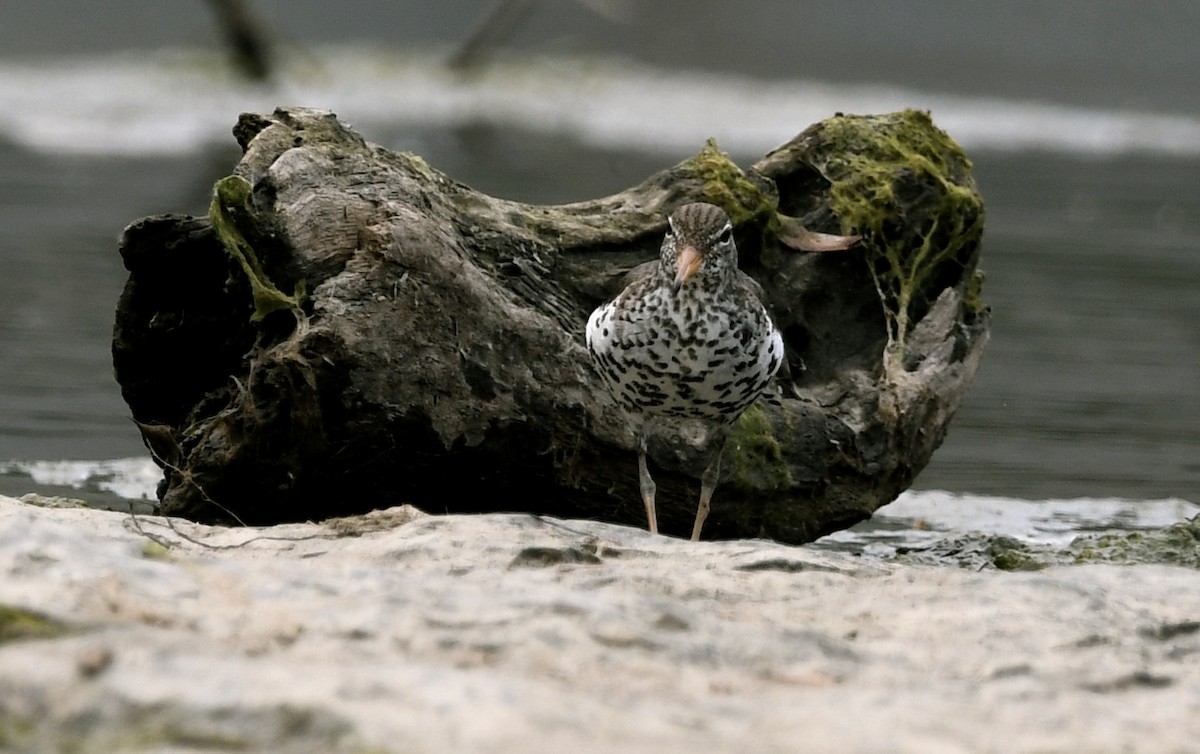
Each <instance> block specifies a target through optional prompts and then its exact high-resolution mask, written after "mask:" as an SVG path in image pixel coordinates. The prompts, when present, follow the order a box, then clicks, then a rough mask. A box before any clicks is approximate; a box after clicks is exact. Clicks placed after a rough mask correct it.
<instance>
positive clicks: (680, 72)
mask: <svg viewBox="0 0 1200 754" xmlns="http://www.w3.org/2000/svg"><path fill="white" fill-rule="evenodd" d="M244 6H245V7H244V9H243V10H245V11H248V13H249V17H248V20H249V22H250V23H249V27H248V28H250V29H252V30H257V31H258V33H259V34H260V35H261V36H260V39H261V40H262V41H263V42H264V45H263V46H261V47H258V48H255V47H254V46H253V45H248V46H247V49H249V50H251V51H253V50H255V49H257V50H258V51H261V52H262V53H263V56H262V57H261V58H260V59H255V58H254V56H253V55H252V54H247V55H243V56H242V57H241V58H238V57H237V56H236V55H235V54H234V53H233V52H232V50H233V49H234V48H233V46H232V45H231V44H230V34H229V26H228V25H227V24H223V23H222V22H221V21H220V20H219V19H221V18H224V19H226V20H228V19H230V18H231V16H230V15H229V13H230V8H229V7H228V4H227V3H223V2H218V0H207V1H206V0H176V1H175V2H171V3H151V2H145V1H144V0H140V1H139V0H109V1H108V2H106V3H103V4H97V3H94V2H90V0H52V1H51V2H45V1H44V0H4V2H3V3H2V4H0V259H2V260H3V264H4V268H3V270H4V273H3V275H0V472H2V473H0V492H3V493H7V494H19V493H22V492H27V491H29V490H31V489H37V488H39V485H41V486H45V487H47V488H48V489H50V488H56V487H57V486H58V485H63V484H72V485H83V487H84V489H85V491H90V492H95V493H97V494H102V493H103V490H111V489H117V490H118V492H119V493H120V494H125V495H136V494H146V491H147V490H149V489H152V487H153V482H154V477H155V475H154V471H153V469H152V468H148V467H147V465H146V463H145V461H144V457H145V455H146V454H145V451H144V449H143V448H142V445H141V443H140V441H139V439H138V436H137V432H136V431H135V429H134V427H133V425H132V424H131V423H130V421H129V420H128V418H127V416H128V413H127V411H126V409H125V406H124V403H123V402H122V400H121V398H120V394H119V391H118V388H117V385H116V383H115V382H114V380H113V378H112V373H111V362H110V357H109V342H110V337H111V328H112V314H113V310H114V307H115V305H116V301H117V297H118V296H119V294H120V291H121V287H122V285H123V283H124V277H125V276H124V270H123V269H122V267H121V263H120V258H119V256H118V255H117V251H116V243H117V238H118V237H119V234H120V232H121V229H122V228H123V227H124V226H125V225H126V224H128V223H129V222H131V221H133V220H134V219H136V218H138V217H141V216H144V215H148V214H153V213H158V212H187V213H193V214H202V213H204V212H205V211H206V207H207V203H208V195H209V190H210V187H211V185H212V182H213V181H214V180H216V179H217V178H218V177H220V176H222V175H225V174H227V173H228V172H229V171H230V169H231V167H232V166H233V164H234V163H235V162H236V160H237V157H238V149H237V147H236V144H235V143H234V141H233V139H232V137H231V136H230V133H229V129H230V127H231V126H232V125H233V124H234V123H235V121H236V120H237V117H238V114H239V113H241V112H243V111H258V112H269V111H271V110H272V109H274V108H275V107H276V106H277V105H308V106H314V107H321V108H327V109H332V110H334V111H335V112H337V113H338V115H339V116H340V117H341V118H342V119H343V120H345V121H347V122H349V123H350V124H352V125H353V126H354V127H355V128H356V129H358V130H359V132H360V133H361V134H362V135H363V136H364V137H366V138H367V139H368V140H371V141H374V142H377V143H380V144H383V145H385V146H387V147H390V148H394V149H403V150H411V151H414V152H417V153H420V154H421V155H422V156H424V157H425V158H426V159H427V160H428V161H429V162H430V163H431V164H432V165H434V166H435V167H437V168H439V169H441V170H442V171H444V172H446V173H448V174H449V175H451V176H452V177H454V178H456V179H458V180H460V181H462V182H465V183H467V184H470V185H472V186H474V187H475V188H477V189H480V190H482V191H486V192H489V193H492V194H496V195H499V196H504V197H509V198H515V199H522V200H527V201H532V202H566V201H573V200H579V199H585V198H590V197H595V196H598V195H603V194H606V193H610V192H613V191H617V190H620V189H622V188H624V187H626V186H628V185H629V184H631V183H634V182H637V181H639V180H641V179H642V178H643V177H645V176H646V175H647V174H649V173H651V172H653V171H655V170H658V169H661V168H663V167H666V166H669V165H672V164H674V163H676V162H678V161H679V160H681V159H684V158H686V157H688V156H690V155H692V154H694V153H695V152H696V151H697V150H698V149H699V147H700V146H701V145H702V144H703V142H704V140H705V139H706V138H707V137H709V136H715V137H716V138H717V139H718V141H719V143H720V145H721V147H722V148H723V149H725V150H726V151H728V152H730V153H731V155H732V156H733V157H734V158H735V159H736V160H738V161H739V162H740V163H741V164H743V165H747V164H749V163H750V162H753V161H754V160H755V159H757V158H758V157H760V156H761V155H762V154H763V153H764V152H766V151H768V150H769V149H771V148H772V147H773V146H775V145H777V144H780V143H782V142H784V141H786V140H787V139H789V138H790V137H792V136H793V135H794V134H795V133H797V132H799V131H800V130H802V129H803V128H804V127H806V126H807V125H809V124H810V123H812V122H814V121H817V120H820V119H822V118H825V117H828V116H830V115H832V114H833V113H834V112H837V111H845V112H857V113H866V112H883V111H889V110H895V109H900V108H904V107H918V108H925V109H929V110H930V111H932V114H933V117H934V120H935V122H936V123H938V124H939V125H940V126H941V127H942V128H944V129H945V130H947V131H948V132H949V133H950V134H951V135H952V136H953V137H955V138H956V139H957V140H958V141H959V142H960V143H961V144H962V145H963V146H964V148H966V150H967V152H968V154H969V155H970V156H971V157H972V158H973V160H974V162H975V171H976V178H977V180H978V182H979V184H980V188H981V190H982V193H983V195H984V198H985V200H986V202H987V207H988V226H987V231H986V234H985V237H984V244H985V246H984V253H983V260H982V267H983V269H984V270H985V272H986V273H987V283H986V286H985V289H984V296H985V301H986V302H987V303H988V304H989V305H990V306H991V307H992V310H993V325H992V341H991V343H990V344H989V346H988V349H987V352H986V354H985V357H984V361H983V365H982V368H981V371H980V373H979V375H978V377H977V379H976V382H975V384H974V386H973V388H972V391H971V393H970V395H969V396H968V400H967V403H966V405H965V406H964V407H963V408H962V409H961V411H960V412H959V415H958V416H957V417H956V418H955V420H954V422H953V423H952V425H951V429H950V433H949V436H948V438H947V440H946V442H945V445H944V446H943V447H942V448H941V449H940V450H939V451H938V453H937V454H936V455H935V456H934V461H933V463H932V464H931V466H930V467H929V468H928V469H927V470H926V471H925V472H924V473H923V474H922V475H921V477H920V478H919V479H918V480H917V484H916V486H917V488H920V489H927V490H929V489H940V490H947V491H950V492H952V493H959V494H962V495H992V496H1005V497H1011V498H1024V499H1029V500H1043V499H1047V498H1113V497H1117V498H1128V499H1131V500H1143V501H1150V500H1155V499H1162V498H1184V499H1187V500H1191V501H1195V502H1200V294H1198V293H1197V291H1198V290H1200V85H1198V82H1200V45H1197V44H1195V37H1196V34H1197V33H1198V32H1200V4H1196V3H1194V2H1192V0H1163V1H1160V2H1146V3H1140V4H1132V3H1105V2H1092V3H1086V2H1085V3H1070V4H1066V3H1062V4H1048V3H1044V2H1038V1H1035V0H1028V1H1026V0H997V1H996V2H991V3H986V4H985V3H970V4H969V3H961V2H953V1H952V0H924V1H923V2H904V3H893V2H883V0H877V1H876V2H867V1H865V0H758V1H755V0H751V1H750V2H746V3H729V2H719V1H716V0H711V1H704V0H690V1H684V0H653V1H651V0H543V1H542V2H536V1H531V0H521V1H520V2H503V3H496V2H491V0H488V1H486V2H485V1H483V0H480V1H477V2H471V1H468V0H442V1H441V2H438V3H429V2H417V1H416V0H392V1H383V0H380V1H378V2H367V1H366V0H347V2H342V3H337V4H334V3H326V2H317V1H316V0H288V1H287V2H284V1H283V0H274V1H268V0H251V1H249V2H246V3H244ZM232 18H234V20H237V18H238V17H237V16H232ZM241 20H243V21H246V20H247V19H246V18H242V19H241ZM252 38H253V35H251V39H252ZM127 458H134V459H140V460H137V461H131V462H125V461H120V460H114V459H127ZM122 481H124V482H128V483H129V484H127V485H126V486H124V487H122V486H120V484H118V483H119V482H122ZM103 494H109V493H103Z"/></svg>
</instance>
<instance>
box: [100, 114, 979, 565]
mask: <svg viewBox="0 0 1200 754" xmlns="http://www.w3.org/2000/svg"><path fill="white" fill-rule="evenodd" d="M234 134H235V136H236V137H237V139H238V141H239V143H240V144H241V145H242V148H243V150H244V154H243V157H242V159H241V161H240V162H239V163H238V165H237V166H236V168H235V169H234V173H233V175H232V176H230V177H228V178H225V179H223V180H222V181H220V182H218V184H217V186H216V187H215V189H214V197H213V205H212V210H211V212H210V215H209V217H207V218H192V217H186V216H177V215H169V216H157V217H150V218H144V219H142V220H139V221H137V222H135V223H133V224H132V225H130V226H129V227H128V228H127V229H126V232H125V235H124V237H123V239H122V242H121V254H122V256H123V258H124V262H125V265H126V268H127V269H128V270H129V273H130V276H129V281H128V283H127V285H126V288H125V291H124V293H123V295H122V297H121V300H120V302H119V304H118V310H117V320H116V327H115V331H114V341H113V358H114V365H115V368H116V374H117V379H118V381H119V382H120V384H121V387H122V392H123V394H124V396H125V399H126V401H127V403H128V404H129V406H130V409H131V411H132V414H133V417H134V419H135V420H136V421H137V422H138V426H139V428H140V429H141V430H142V433H143V437H144V438H145V439H146V442H147V445H148V446H149V447H150V448H151V450H152V451H153V453H154V454H155V457H156V458H157V459H158V460H159V462H160V463H161V465H162V466H163V467H164V478H163V482H162V484H161V485H160V488H159V493H160V508H161V511H162V512H163V513H166V514H171V515H180V516H186V517H189V518H193V519H197V520H203V521H221V520H233V521H243V522H246V523H269V522H279V521H295V520H303V519H314V518H325V517H329V516H335V515H345V514H349V513H355V512H360V511H363V510H366V509H371V508H379V507H384V506H389V505H393V504H396V503H413V504H415V505H417V506H419V507H421V508H424V509H426V510H429V511H432V512H441V511H453V512H477V511H502V510H516V511H530V512H535V513H541V514H550V515H556V516H564V517H590V518H598V519H604V520H609V521H614V522H620V523H627V524H634V525H641V526H644V525H645V521H644V520H643V518H644V511H643V508H642V504H641V500H640V498H639V495H638V490H637V479H638V475H637V468H636V457H635V452H634V446H633V437H632V435H631V434H630V433H629V432H628V430H627V429H626V427H625V425H624V422H623V419H622V417H621V415H620V413H619V411H618V410H617V408H616V406H615V404H614V403H613V402H612V400H611V399H610V398H609V396H608V395H607V393H606V392H605V391H604V389H603V387H602V386H601V383H600V380H599V377H598V375H597V374H596V373H594V371H593V369H592V367H591V364H590V363H589V360H588V356H587V353H586V349H585V347H584V345H583V328H584V325H585V323H586V321H587V317H588V314H589V313H590V312H591V310H592V309H593V308H594V307H595V306H596V305H597V304H599V303H600V302H601V301H602V300H604V299H605V298H607V297H608V296H610V295H612V294H613V293H615V292H616V291H617V290H618V289H619V287H620V285H621V279H622V277H623V276H624V275H625V274H626V273H627V272H628V271H629V270H630V269H631V268H633V267H634V266H636V265H637V264H639V263H641V262H644V261H646V260H648V259H652V258H654V257H655V255H656V254H657V250H658V246H659V244H660V243H661V240H662V234H663V231H664V230H665V227H666V219H665V217H666V215H667V214H668V213H669V212H670V210H671V209H673V208H674V207H675V206H677V205H679V204H682V203H685V202H690V201H697V200H703V201H710V202H713V203H715V204H718V205H720V206H722V207H723V208H724V209H725V210H726V211H727V212H728V213H729V214H730V216H731V218H732V219H733V221H734V225H735V229H736V230H735V235H736V238H737V242H738V248H739V251H740V256H741V260H740V263H741V267H742V269H743V270H745V271H746V272H747V273H749V274H750V275H751V276H752V277H754V278H755V279H756V280H757V281H758V282H759V284H760V285H762V288H763V298H764V303H766V305H767V307H768V309H769V310H770V311H771V312H772V315H773V316H774V317H775V319H776V322H777V324H778V326H779V328H780V329H781V331H783V333H784V336H785V341H786V343H787V346H788V359H787V364H786V365H785V368H784V370H782V372H781V375H780V376H779V377H778V378H777V386H776V390H775V391H774V394H773V397H772V398H771V400H769V401H760V403H759V404H758V405H756V406H754V407H752V408H751V409H750V410H749V411H748V412H747V413H746V415H745V416H744V417H743V418H742V420H741V422H740V423H739V424H738V426H737V427H736V428H735V430H734V433H733V435H732V436H731V440H730V443H729V446H728V448H727V450H726V457H725V463H724V474H723V477H722V482H721V485H720V487H718V489H717V493H716V496H715V497H714V500H713V509H712V514H711V516H710V518H709V520H708V524H707V525H706V528H705V534H706V536H707V537H717V538H729V537H751V536H763V537H770V538H773V539H777V540H781V541H785V542H793V543H800V542H805V541H809V540H812V539H814V538H816V537H818V536H820V535H821V534H824V533H827V532H829V531H833V530H836V529H839V528H843V527H846V526H849V525H851V524H853V523H855V522H857V521H859V520H862V519H864V518H866V517H868V516H869V515H870V514H871V513H872V512H873V511H874V510H876V509H877V508H879V507H880V506H882V505H884V504H886V503H888V502H890V501H891V500H893V499H894V498H895V496H896V495H898V494H899V493H900V492H901V491H903V490H904V489H905V488H906V487H908V486H909V484H910V483H911V482H912V480H913V478H914V477H915V476H916V474H917V473H918V472H919V471H920V470H921V469H922V468H923V467H924V466H925V464H926V463H927V462H928V461H929V458H930V456H931V455H932V453H933V451H934V450H935V449H936V448H937V447H938V445H939V444H940V443H941V441H942V438H943V437H944V435H945V432H946V428H947V425H948V423H949V421H950V419H951V417H952V416H953V414H954V412H955V410H956V409H957V407H958V406H959V404H960V402H961V400H962V398H963V396H964V394H965V392H966V390H967V387H968V385H969V383H970V381H971V378H972V377H973V375H974V373H975V371H976V369H977V367H978V364H979V359H980V356H981V353H982V349H983V346H984V343H985V341H986V339H987V311H986V309H985V308H984V307H983V306H982V304H981V303H980V299H979V280H980V276H979V274H978V271H977V269H976V265H977V262H978V256H979V244H980V239H981V237H982V231H983V204H982V200H981V199H980V197H979V195H978V193H977V191H976V190H975V187H974V183H973V181H972V179H971V177H970V163H969V161H968V160H967V159H966V157H965V156H964V155H963V153H962V151H961V150H960V149H959V148H958V147H957V145H955V144H954V142H953V141H952V140H950V139H949V137H947V136H946V135H945V134H944V133H943V132H941V131H940V130H938V129H937V128H936V127H935V126H934V125H933V124H932V122H931V121H930V119H929V117H928V115H927V114H925V113H920V112H915V111H904V112H900V113H893V114H889V115H883V116H837V117H835V118H832V119H830V120H827V121H823V122H822V123H818V124H816V125H814V126H812V127H810V128H809V129H807V130H806V131H804V132H803V133H801V134H800V135H799V136H797V137H796V138H795V139H794V140H792V141H791V142H789V143H788V144H786V145H784V146H782V147H780V148H779V149H777V150H775V151H774V152H772V153H771V154H769V155H767V156H766V157H764V158H763V159H762V160H760V161H759V162H758V163H756V164H755V165H754V166H753V167H752V168H750V169H749V170H745V171H743V170H741V169H740V168H738V167H737V166H736V165H734V164H733V163H732V162H730V161H729V159H728V158H727V157H726V156H725V155H724V154H722V153H721V152H720V151H719V150H718V149H717V148H716V145H715V144H713V143H711V142H710V143H709V144H707V145H705V146H704V147H703V148H702V149H701V150H700V152H699V154H698V155H697V156H696V157H694V158H691V159H689V160H687V161H685V162H683V163H681V164H679V165H676V166H675V167H673V168H670V169H668V170H664V171H663V172H661V173H658V174H656V175H653V176H650V177H649V178H648V179H647V180H646V181H644V182H643V183H642V184H640V185H638V186H634V187H632V188H630V189H628V190H626V191H623V192H621V193H619V194H615V195H613V196H609V197H605V198H601V199H597V200H594V201H588V202H580V203H576V204H570V205H562V206H534V205H528V204H522V203H518V202H512V201H506V200H501V199H496V198H493V197H490V196H486V195H484V194H481V193H479V192H477V191H474V190H472V189H471V188H469V187H467V186H464V185H462V184H460V183H457V182H455V181H454V180H452V179H450V178H448V177H447V176H445V175H443V174H441V173H439V172H438V171H437V170H435V169H433V168H431V167H430V166H429V165H428V164H426V163H425V161H423V160H422V159H421V158H420V157H417V156H415V155H411V154H402V153H394V152H390V151H388V150H385V149H383V148H381V147H378V146H375V145H372V144H370V143H368V142H366V141H364V140H363V139H362V138H361V137H360V136H359V135H358V134H356V133H355V132H353V131H352V130H350V129H349V128H347V127H346V126H344V125H343V124H341V123H340V122H338V120H337V119H336V117H335V116H334V115H332V114H331V113H328V112H324V111H316V110H305V109H288V110H277V111H276V112H275V113H274V114H272V115H270V116H261V115H244V116H242V118H241V120H240V121H239V123H238V125H237V126H236V127H235V128H234ZM808 229H811V230H812V231H821V232H830V233H857V234H860V235H862V236H863V242H862V244H861V245H860V246H858V247H856V248H854V249H851V250H848V251H842V252H828V253H806V252H798V251H794V250H793V249H792V248H791V247H792V246H795V245H796V239H797V238H801V237H804V236H805V235H806V234H807V233H808V232H809V230H808ZM694 439H695V438H694V437H691V435H690V428H688V427H686V426H683V427H669V428H665V431H664V433H663V434H662V436H661V437H659V438H657V440H656V441H653V442H652V443H651V447H650V456H651V461H652V467H654V468H652V471H653V472H654V475H655V479H656V481H657V482H658V485H659V487H658V489H659V497H658V508H659V521H660V526H661V527H662V529H663V531H665V532H667V533H676V534H683V535H686V534H687V532H688V531H689V527H690V525H691V522H692V518H693V515H694V512H695V504H696V499H697V497H698V494H699V481H698V476H699V474H700V471H701V470H702V469H701V468H700V465H701V463H702V462H701V461H700V459H699V457H698V455H697V453H696V451H695V443H694V442H693V441H694Z"/></svg>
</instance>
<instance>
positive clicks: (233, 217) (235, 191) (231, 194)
mask: <svg viewBox="0 0 1200 754" xmlns="http://www.w3.org/2000/svg"><path fill="white" fill-rule="evenodd" d="M250 193H251V188H250V183H249V182H248V181H247V180H246V179H245V178H241V177H240V176H236V175H231V176H227V177H225V178H222V179H221V180H219V181H217V183H216V185H215V186H213V198H212V205H211V206H210V208H209V213H208V215H209V219H210V220H211V221H212V225H213V230H214V231H216V234H217V238H219V239H220V240H221V245H222V246H224V247H225V250H226V251H227V252H229V255H230V256H232V257H233V258H234V259H236V260H237V262H238V264H239V265H240V266H241V268H242V271H243V272H244V273H245V274H246V278H247V280H249V281H250V289H251V291H252V293H253V295H254V314H253V315H252V316H251V317H250V320H251V321H252V322H258V321H260V320H262V319H263V318H264V317H266V316H267V315H268V314H270V313H271V312H275V311H279V310H280V309H296V310H299V309H300V302H301V301H302V300H303V299H304V286H303V285H298V286H296V292H295V293H294V294H293V295H291V296H289V295H287V294H286V293H284V292H283V291H281V290H279V289H278V288H276V287H275V284H274V283H272V282H271V280H270V278H268V277H267V273H266V271H265V270H264V269H263V266H262V262H260V261H259V259H258V255H257V254H256V253H255V252H254V247H253V246H251V244H250V242H249V241H247V240H246V233H245V232H243V229H248V228H249V226H250V223H251V222H252V221H251V218H252V216H253V215H252V210H251V207H250Z"/></svg>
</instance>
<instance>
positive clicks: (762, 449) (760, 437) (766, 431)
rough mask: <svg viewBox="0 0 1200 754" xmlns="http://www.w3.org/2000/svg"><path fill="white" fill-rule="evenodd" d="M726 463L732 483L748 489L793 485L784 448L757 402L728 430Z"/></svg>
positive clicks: (777, 487)
mask: <svg viewBox="0 0 1200 754" xmlns="http://www.w3.org/2000/svg"><path fill="white" fill-rule="evenodd" d="M723 462H724V463H725V464H726V465H727V468H729V470H730V472H731V476H732V479H731V480H730V483H731V484H733V485H734V486H736V487H741V488H742V489H747V490H763V489H781V488H785V487H789V486H791V485H792V484H793V482H792V475H791V471H789V469H788V465H787V462H786V461H784V459H783V450H782V448H780V447H779V440H778V439H776V437H775V430H774V428H773V427H772V426H771V421H770V420H769V419H768V418H767V415H766V413H765V412H764V411H763V409H762V406H760V405H759V404H758V403H755V404H754V405H753V406H751V407H750V408H748V409H746V412H745V413H744V414H742V415H741V417H740V418H739V419H738V421H737V423H736V424H734V425H733V428H732V429H731V430H730V432H729V440H728V442H727V443H726V445H725V458H724V459H723Z"/></svg>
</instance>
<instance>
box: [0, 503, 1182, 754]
mask: <svg viewBox="0 0 1200 754" xmlns="http://www.w3.org/2000/svg"><path fill="white" fill-rule="evenodd" d="M31 500H32V498H31ZM1195 586H1196V572H1195V571H1194V570H1188V569H1184V568H1178V567H1169V566H1157V565H1137V566H1114V565H1083V566H1056V567H1050V568H1047V569H1045V570H1042V571H1038V572H1014V573H1006V572H1001V571H997V570H991V569H989V570H985V571H970V570H966V569H957V568H945V567H928V566H914V565H898V564H892V563H871V562H868V561H865V560H864V559H862V558H856V557H854V556H852V555H850V554H844V553H836V552H822V551H819V550H816V549H813V548H795V547H789V546H784V545H780V544H775V543H771V542H767V541H758V540H747V541H728V542H720V543H708V542H705V543H690V542H685V541H680V540H675V539H671V538H666V537H655V536H651V535H649V534H647V533H646V532H644V531H641V530H638V529H632V528H626V527H622V526H618V525H613V524H605V523H597V522H586V521H560V520H554V519H542V518H537V517H534V516H530V515H502V514H490V515H483V516H445V517H434V516H428V515H425V514H423V513H421V512H419V511H417V510H415V509H413V508H410V507H398V508H391V509H388V510H383V511H377V512H374V513H370V514H367V515H364V516H359V517H352V518H344V519H332V520H328V521H325V522H323V523H320V524H285V525H279V526H273V527H269V528H257V529H255V528H223V527H213V526H205V525H199V524H195V523H191V522H188V521H184V520H181V519H166V518H161V517H150V516H142V517H136V518H134V517H131V516H128V515H124V514H119V513H112V512H105V511H94V510H87V509H82V508H46V507H38V506H34V505H31V504H29V503H27V502H22V501H17V500H13V499H10V498H0V749H2V750H3V751H6V752H8V751H13V752H26V751H29V752H42V751H46V752H50V751H77V752H139V751H156V752H168V751H169V752H185V751H186V752H192V751H271V752H447V751H457V752H511V751H525V752H552V751H554V752H561V751H571V752H607V751H657V752H676V751H677V752H702V751H756V752H774V751H778V752H795V751H821V752H881V751H887V752H914V753H915V752H920V753H921V754H931V753H937V752H1001V751H1003V752H1034V751H1037V752H1081V751H1087V752H1136V751H1145V752H1183V751H1194V750H1195V745H1196V741H1197V740H1200V597H1198V596H1197V590H1196V588H1195Z"/></svg>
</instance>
